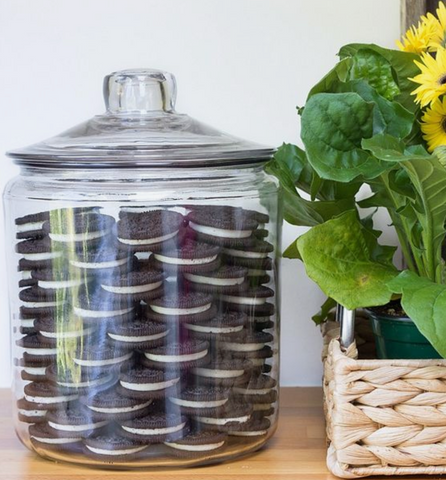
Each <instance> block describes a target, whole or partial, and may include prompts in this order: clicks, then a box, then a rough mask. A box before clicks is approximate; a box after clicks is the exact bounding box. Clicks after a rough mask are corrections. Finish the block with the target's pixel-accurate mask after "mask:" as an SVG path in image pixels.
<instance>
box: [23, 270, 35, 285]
mask: <svg viewBox="0 0 446 480" xmlns="http://www.w3.org/2000/svg"><path fill="white" fill-rule="evenodd" d="M19 271H20V270H19ZM32 273H33V271H32V270H21V271H20V277H21V278H20V280H19V288H25V287H32V286H34V285H37V280H35V279H34V278H33V277H32Z"/></svg>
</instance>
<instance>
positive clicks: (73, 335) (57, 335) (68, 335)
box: [40, 328, 94, 338]
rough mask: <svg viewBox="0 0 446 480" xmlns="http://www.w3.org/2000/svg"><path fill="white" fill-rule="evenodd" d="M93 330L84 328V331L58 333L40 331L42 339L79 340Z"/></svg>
mask: <svg viewBox="0 0 446 480" xmlns="http://www.w3.org/2000/svg"><path fill="white" fill-rule="evenodd" d="M93 330H94V329H93V328H83V329H82V330H69V331H57V332H45V331H44V330H40V334H41V335H42V337H46V338H78V337H83V336H84V335H88V334H90V333H91V332H92V331H93Z"/></svg>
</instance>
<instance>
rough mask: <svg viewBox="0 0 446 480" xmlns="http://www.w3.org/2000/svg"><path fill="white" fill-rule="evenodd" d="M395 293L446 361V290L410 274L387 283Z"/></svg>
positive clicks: (445, 287)
mask: <svg viewBox="0 0 446 480" xmlns="http://www.w3.org/2000/svg"><path fill="white" fill-rule="evenodd" d="M387 286H388V288H389V289H390V291H391V292H393V293H398V294H401V295H402V298H401V305H402V307H403V309H404V311H405V312H406V314H407V315H408V316H409V317H410V318H411V319H412V320H413V321H414V322H415V325H416V326H417V328H418V330H420V332H421V333H422V334H423V335H424V336H425V337H426V338H427V339H428V340H429V342H430V343H431V344H432V346H433V347H434V348H435V350H437V352H438V353H439V354H440V355H441V356H442V357H443V358H446V322H445V321H444V312H445V311H446V286H445V285H442V284H438V283H435V282H432V281H430V280H429V279H427V278H425V277H420V276H418V275H416V274H415V273H413V272H409V271H408V270H406V271H404V272H401V273H400V274H399V275H398V276H397V277H396V278H394V279H392V280H391V281H390V282H388V283H387Z"/></svg>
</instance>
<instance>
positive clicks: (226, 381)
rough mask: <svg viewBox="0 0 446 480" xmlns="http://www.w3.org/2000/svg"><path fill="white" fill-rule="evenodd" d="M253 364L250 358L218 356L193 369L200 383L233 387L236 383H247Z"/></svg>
mask: <svg viewBox="0 0 446 480" xmlns="http://www.w3.org/2000/svg"><path fill="white" fill-rule="evenodd" d="M252 369H253V365H252V363H251V362H250V361H249V360H241V359H236V358H226V357H217V358H215V359H213V360H211V362H210V363H209V364H208V365H206V366H204V367H197V368H194V369H192V373H193V375H195V377H196V379H197V380H198V382H199V383H202V384H205V385H219V386H225V387H232V386H233V385H234V384H238V383H246V381H247V380H249V375H250V372H251V370H252Z"/></svg>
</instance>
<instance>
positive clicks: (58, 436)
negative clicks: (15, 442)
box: [29, 422, 82, 452]
mask: <svg viewBox="0 0 446 480" xmlns="http://www.w3.org/2000/svg"><path fill="white" fill-rule="evenodd" d="M29 437H30V440H31V443H32V444H33V446H34V447H35V448H44V449H46V450H48V449H50V450H69V451H74V452H77V451H80V450H81V448H82V435H80V434H79V433H78V432H63V431H59V430H56V429H54V428H51V427H50V426H49V425H48V423H47V422H42V423H38V424H36V425H30V427H29Z"/></svg>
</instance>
